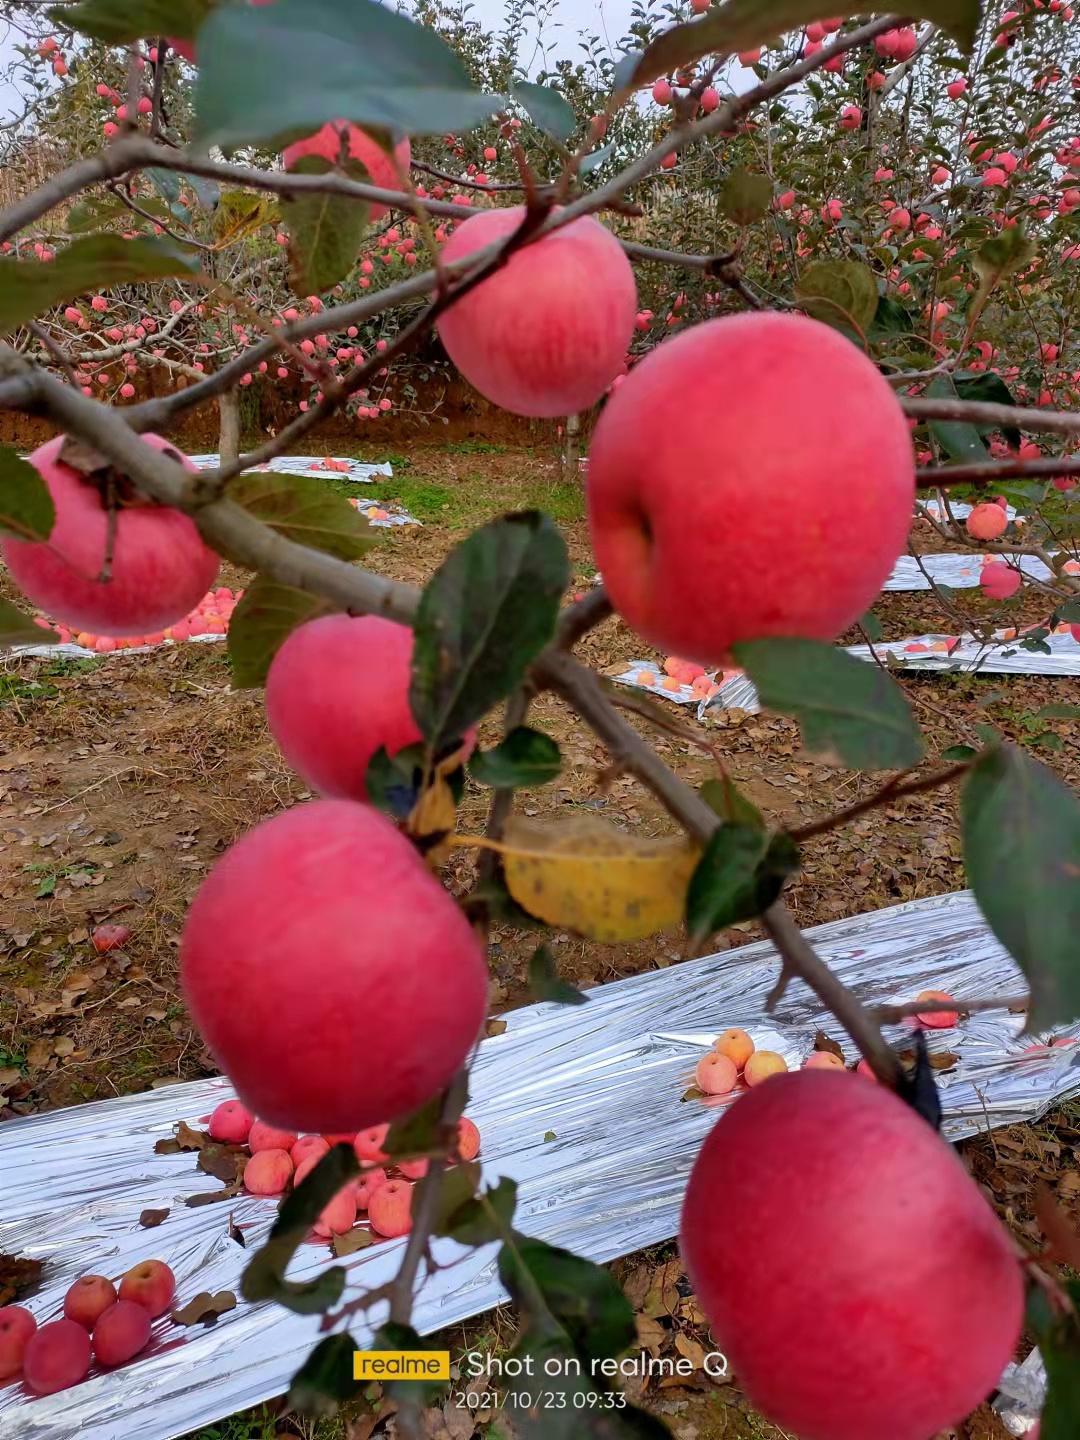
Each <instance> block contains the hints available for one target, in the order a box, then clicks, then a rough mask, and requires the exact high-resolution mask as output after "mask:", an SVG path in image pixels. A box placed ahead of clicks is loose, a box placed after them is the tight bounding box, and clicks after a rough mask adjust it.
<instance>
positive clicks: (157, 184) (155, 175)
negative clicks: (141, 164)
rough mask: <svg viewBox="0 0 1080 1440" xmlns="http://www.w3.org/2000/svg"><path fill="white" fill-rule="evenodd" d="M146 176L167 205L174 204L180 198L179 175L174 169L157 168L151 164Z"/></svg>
mask: <svg viewBox="0 0 1080 1440" xmlns="http://www.w3.org/2000/svg"><path fill="white" fill-rule="evenodd" d="M146 178H147V179H148V180H149V181H150V183H151V184H152V185H153V187H154V189H155V190H156V191H157V192H158V194H159V195H160V196H161V198H162V199H163V200H164V201H165V203H166V204H167V205H175V204H176V202H177V201H178V200H179V199H180V177H179V175H177V173H176V171H175V170H159V169H156V168H155V167H153V166H151V168H150V169H149V170H147V172H146Z"/></svg>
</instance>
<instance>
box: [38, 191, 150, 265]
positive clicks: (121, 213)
mask: <svg viewBox="0 0 1080 1440" xmlns="http://www.w3.org/2000/svg"><path fill="white" fill-rule="evenodd" d="M139 208H140V209H142V210H145V211H146V213H147V214H148V215H153V216H154V217H155V219H157V220H160V221H161V223H162V224H164V225H168V224H169V223H170V220H169V215H170V212H169V207H168V206H167V205H166V204H165V203H164V201H162V200H155V199H153V198H152V197H151V196H147V195H144V196H142V197H140V200H139ZM118 221H122V222H123V228H124V229H125V230H130V229H131V228H132V226H134V225H137V224H138V223H139V216H137V215H133V214H132V212H131V210H130V209H129V208H128V206H126V205H125V204H123V203H122V202H121V201H120V200H111V199H107V198H104V197H102V198H98V197H92V198H91V199H89V200H86V201H84V202H83V203H82V204H79V205H73V206H72V207H71V209H70V210H69V211H68V213H67V217H66V220H65V224H66V226H67V231H68V234H69V235H78V234H81V233H82V232H83V231H86V230H102V229H104V228H105V226H106V225H111V224H114V223H116V222H118ZM49 263H50V264H54V263H55V262H54V261H50V262H49Z"/></svg>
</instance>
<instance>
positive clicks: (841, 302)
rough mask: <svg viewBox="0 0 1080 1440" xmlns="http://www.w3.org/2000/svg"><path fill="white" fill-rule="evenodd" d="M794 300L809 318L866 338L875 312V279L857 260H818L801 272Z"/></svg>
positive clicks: (876, 301)
mask: <svg viewBox="0 0 1080 1440" xmlns="http://www.w3.org/2000/svg"><path fill="white" fill-rule="evenodd" d="M795 301H796V304H797V305H798V306H799V309H800V310H805V311H806V313H807V315H809V316H810V317H811V318H812V319H814V320H820V321H822V322H823V323H824V324H825V325H831V326H832V327H833V329H834V330H843V331H853V332H854V333H855V335H856V336H857V337H858V338H859V340H865V338H866V334H867V331H868V330H869V329H870V327H871V326H872V325H873V323H874V317H875V315H876V314H877V309H878V288H877V281H876V280H875V279H874V272H873V271H872V270H871V269H870V267H869V266H868V265H860V264H859V262H858V261H857V260H817V261H815V262H814V264H812V265H808V266H807V267H806V269H805V270H804V271H803V272H802V273H801V274H800V276H799V278H798V280H797V282H796V284H795Z"/></svg>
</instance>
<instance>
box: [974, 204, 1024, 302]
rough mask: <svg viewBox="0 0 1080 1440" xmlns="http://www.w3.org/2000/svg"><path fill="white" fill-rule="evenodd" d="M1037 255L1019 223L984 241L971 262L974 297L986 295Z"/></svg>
mask: <svg viewBox="0 0 1080 1440" xmlns="http://www.w3.org/2000/svg"><path fill="white" fill-rule="evenodd" d="M1037 253H1038V246H1037V245H1036V244H1035V241H1034V240H1029V239H1028V236H1027V233H1026V230H1025V228H1024V224H1023V222H1022V221H1021V222H1020V223H1019V224H1016V225H1006V226H1004V227H1003V228H1002V229H1000V230H999V231H998V232H997V233H996V234H995V235H991V237H990V238H989V240H984V241H983V243H982V245H981V246H980V247H979V253H978V254H977V255H976V256H975V259H974V262H973V263H974V266H975V270H976V273H977V274H978V276H979V289H978V292H977V294H978V296H985V295H988V294H989V293H990V292H991V291H992V290H993V289H994V288H995V287H996V286H997V285H999V284H1000V283H1001V281H1002V280H1004V279H1005V278H1006V276H1008V275H1013V274H1015V272H1016V271H1017V270H1022V269H1023V268H1024V266H1025V265H1030V264H1031V262H1032V260H1034V258H1035V256H1036V254H1037Z"/></svg>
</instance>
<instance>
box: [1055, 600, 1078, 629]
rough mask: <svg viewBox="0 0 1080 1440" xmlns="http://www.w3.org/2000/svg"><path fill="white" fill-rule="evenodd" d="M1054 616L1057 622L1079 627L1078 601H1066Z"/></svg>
mask: <svg viewBox="0 0 1080 1440" xmlns="http://www.w3.org/2000/svg"><path fill="white" fill-rule="evenodd" d="M1054 614H1055V616H1056V617H1057V620H1058V621H1059V622H1060V621H1062V620H1064V621H1066V622H1067V623H1068V624H1070V625H1080V600H1066V601H1065V603H1064V605H1059V606H1058V607H1057V609H1056V610H1055V612H1054Z"/></svg>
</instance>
